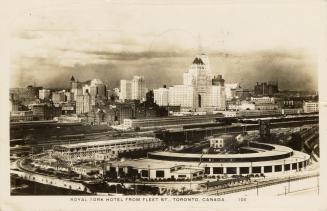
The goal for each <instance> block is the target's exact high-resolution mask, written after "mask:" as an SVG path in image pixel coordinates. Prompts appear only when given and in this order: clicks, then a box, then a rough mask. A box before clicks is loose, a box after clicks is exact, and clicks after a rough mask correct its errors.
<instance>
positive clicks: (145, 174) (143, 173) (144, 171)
mask: <svg viewBox="0 0 327 211" xmlns="http://www.w3.org/2000/svg"><path fill="white" fill-rule="evenodd" d="M141 176H142V177H149V171H148V170H142V171H141Z"/></svg>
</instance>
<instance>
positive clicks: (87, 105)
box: [76, 91, 91, 114]
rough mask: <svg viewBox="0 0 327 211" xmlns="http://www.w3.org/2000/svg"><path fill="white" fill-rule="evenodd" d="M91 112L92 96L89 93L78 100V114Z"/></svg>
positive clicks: (79, 96) (80, 96) (78, 97)
mask: <svg viewBox="0 0 327 211" xmlns="http://www.w3.org/2000/svg"><path fill="white" fill-rule="evenodd" d="M90 111H91V96H90V93H88V91H86V92H85V93H84V94H82V95H77V98H76V113H77V114H84V113H88V112H90Z"/></svg>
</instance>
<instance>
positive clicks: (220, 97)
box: [210, 86, 226, 110]
mask: <svg viewBox="0 0 327 211" xmlns="http://www.w3.org/2000/svg"><path fill="white" fill-rule="evenodd" d="M210 106H211V107H213V108H214V109H218V110H225V109H226V96H225V87H224V86H212V87H211V92H210Z"/></svg>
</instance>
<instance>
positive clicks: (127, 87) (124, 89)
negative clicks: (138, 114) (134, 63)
mask: <svg viewBox="0 0 327 211" xmlns="http://www.w3.org/2000/svg"><path fill="white" fill-rule="evenodd" d="M119 99H120V100H122V101H125V100H130V99H132V82H131V81H129V80H120V96H119Z"/></svg>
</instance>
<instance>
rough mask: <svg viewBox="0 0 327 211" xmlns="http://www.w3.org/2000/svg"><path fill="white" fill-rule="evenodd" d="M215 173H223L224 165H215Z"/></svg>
mask: <svg viewBox="0 0 327 211" xmlns="http://www.w3.org/2000/svg"><path fill="white" fill-rule="evenodd" d="M212 170H213V174H223V173H224V169H223V167H213V168H212Z"/></svg>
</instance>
